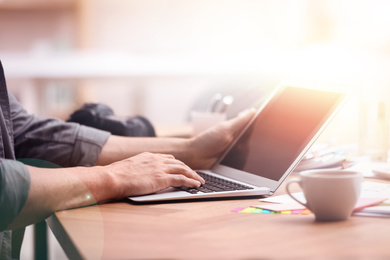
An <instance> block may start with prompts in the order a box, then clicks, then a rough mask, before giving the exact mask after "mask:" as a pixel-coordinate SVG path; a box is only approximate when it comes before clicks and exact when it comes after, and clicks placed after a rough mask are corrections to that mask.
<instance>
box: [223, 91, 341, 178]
mask: <svg viewBox="0 0 390 260" xmlns="http://www.w3.org/2000/svg"><path fill="white" fill-rule="evenodd" d="M344 98H345V94H343V93H336V92H328V91H322V90H314V89H306V88H297V87H282V88H280V89H278V91H277V92H276V94H275V96H274V97H273V98H272V99H271V100H270V101H269V102H268V104H267V105H266V106H265V107H263V109H262V110H261V111H260V112H259V113H258V114H257V116H256V118H255V119H254V120H253V121H252V124H251V125H250V126H249V128H248V129H247V130H246V131H245V132H244V134H243V135H242V136H241V137H240V138H239V139H238V140H237V141H236V143H235V144H234V145H233V147H231V149H230V150H229V152H228V153H227V154H226V155H225V156H224V158H223V159H222V161H221V162H220V164H222V165H225V166H228V167H231V168H234V169H237V170H240V171H245V172H248V173H252V174H255V175H258V176H261V177H264V178H268V179H271V180H275V181H279V180H280V178H281V177H282V176H283V175H284V174H285V173H286V171H287V170H288V169H289V168H290V167H291V165H292V164H293V163H294V161H295V160H296V159H297V157H298V156H299V155H300V154H301V153H302V151H303V150H304V149H305V148H306V147H307V145H308V144H309V143H310V142H311V141H312V139H313V137H315V135H316V134H317V133H318V130H319V129H320V128H321V127H322V126H323V125H324V123H325V122H326V121H327V119H328V118H329V116H330V115H331V114H332V113H333V112H334V110H335V109H336V108H337V107H338V105H339V104H340V102H342V100H343V99H344Z"/></svg>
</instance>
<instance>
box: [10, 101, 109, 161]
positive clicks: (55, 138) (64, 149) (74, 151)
mask: <svg viewBox="0 0 390 260" xmlns="http://www.w3.org/2000/svg"><path fill="white" fill-rule="evenodd" d="M10 106H11V117H12V124H13V135H14V142H15V155H16V158H18V159H22V158H23V159H25V158H28V159H31V158H33V159H41V160H45V161H50V162H52V163H55V164H58V165H60V166H63V167H70V166H93V165H95V164H96V162H97V159H98V156H99V154H100V152H101V149H102V148H103V145H104V144H105V142H106V141H107V139H108V137H109V135H110V133H109V132H106V131H102V130H98V129H95V128H91V127H87V126H81V125H79V124H77V123H68V122H64V121H61V120H58V119H53V118H50V119H46V118H39V117H35V116H33V115H31V114H28V113H27V112H26V111H25V110H24V108H23V107H22V106H21V105H20V104H19V102H18V101H17V100H16V99H15V97H14V96H13V95H12V94H10Z"/></svg>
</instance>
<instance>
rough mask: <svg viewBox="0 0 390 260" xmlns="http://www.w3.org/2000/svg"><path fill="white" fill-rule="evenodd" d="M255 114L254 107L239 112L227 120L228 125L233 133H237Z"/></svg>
mask: <svg viewBox="0 0 390 260" xmlns="http://www.w3.org/2000/svg"><path fill="white" fill-rule="evenodd" d="M255 114H256V109H254V108H251V109H247V110H244V111H243V112H241V113H239V115H238V116H237V117H235V118H233V119H231V120H229V121H228V123H229V127H230V128H231V129H232V131H233V132H234V133H235V135H238V133H240V132H241V130H242V129H243V128H244V127H245V126H246V125H247V124H248V122H249V121H250V120H251V119H252V118H253V116H254V115H255Z"/></svg>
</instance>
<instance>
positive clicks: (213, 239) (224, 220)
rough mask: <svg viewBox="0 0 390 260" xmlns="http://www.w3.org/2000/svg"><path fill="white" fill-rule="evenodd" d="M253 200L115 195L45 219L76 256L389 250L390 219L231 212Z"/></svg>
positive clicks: (388, 253)
mask: <svg viewBox="0 0 390 260" xmlns="http://www.w3.org/2000/svg"><path fill="white" fill-rule="evenodd" d="M282 193H284V187H282V188H281V189H279V191H278V192H277V193H276V194H282ZM253 204H259V202H258V200H257V199H249V200H228V201H208V202H190V203H169V204H155V205H133V204H130V203H126V202H118V203H109V204H102V205H98V206H91V207H86V208H80V209H73V210H66V211H61V212H57V213H56V214H54V215H53V216H52V217H50V218H49V219H48V220H47V222H48V224H49V226H50V228H51V229H52V230H53V233H54V234H55V235H56V237H57V239H58V240H59V242H60V243H61V245H62V246H63V248H64V250H65V252H66V253H67V254H68V256H69V257H70V258H71V259H78V258H84V259H267V258H287V257H292V258H295V259H300V258H313V257H316V259H318V258H323V259H329V258H335V257H339V258H347V257H348V258H350V259H355V258H357V257H360V258H363V259H366V258H371V259H372V258H373V257H376V258H379V257H383V258H386V257H390V247H389V241H390V219H388V218H371V217H357V216H352V217H351V218H350V219H349V220H348V221H344V222H330V223H321V222H315V221H314V216H313V215H307V216H302V215H281V214H277V215H276V214H272V215H269V214H245V213H231V212H230V211H231V210H232V209H234V208H236V207H248V206H250V205H253Z"/></svg>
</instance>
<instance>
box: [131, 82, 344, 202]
mask: <svg viewBox="0 0 390 260" xmlns="http://www.w3.org/2000/svg"><path fill="white" fill-rule="evenodd" d="M347 96H348V94H347V93H345V92H336V91H328V90H321V89H311V88H306V87H299V86H298V87H297V86H290V85H285V84H282V85H279V86H278V87H276V89H275V90H274V91H273V92H272V93H271V94H270V96H269V97H268V98H267V99H266V100H265V101H264V102H263V103H262V105H261V106H260V107H259V108H258V109H257V112H256V114H255V116H254V117H253V118H252V120H250V122H249V123H248V125H247V126H246V127H244V129H243V131H242V132H241V133H240V135H239V136H238V137H237V138H236V139H235V140H234V141H233V142H232V144H230V146H229V147H228V148H227V149H226V151H225V152H224V153H223V154H222V155H221V157H220V158H219V160H218V161H217V162H216V163H215V164H214V166H213V167H212V168H211V169H208V170H202V169H200V170H197V172H198V173H199V174H200V175H201V176H202V177H204V178H205V179H206V178H207V179H206V184H207V183H209V182H210V183H212V185H211V188H210V187H201V188H200V190H197V189H184V190H183V189H181V188H174V187H170V188H167V189H165V190H163V191H160V192H157V193H154V194H149V195H142V196H135V197H129V199H130V200H131V201H133V202H157V201H170V200H189V199H196V200H197V199H210V198H240V197H247V196H263V195H272V194H273V193H274V192H275V191H276V190H277V189H278V188H279V187H280V185H281V184H282V183H283V181H284V180H285V179H286V178H287V177H288V175H289V174H290V173H291V172H292V171H293V170H294V168H295V167H296V166H297V164H298V163H299V161H300V160H301V159H302V157H303V156H304V154H305V152H306V151H307V150H308V149H309V148H310V146H311V145H312V144H313V143H314V141H315V140H316V139H317V138H318V136H319V135H320V133H321V132H322V131H323V130H324V128H325V127H326V126H327V125H328V123H329V122H330V120H331V119H332V118H333V117H334V115H335V114H336V113H337V111H339V110H340V108H341V106H342V104H343V103H345V100H346V98H347ZM210 178H211V180H209V179H210ZM215 179H223V182H222V184H214V183H215V181H216V180H215ZM232 182H235V183H237V184H234V185H233V184H232ZM206 184H205V186H206ZM213 187H214V189H213ZM224 187H227V188H226V189H225V188H224Z"/></svg>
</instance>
